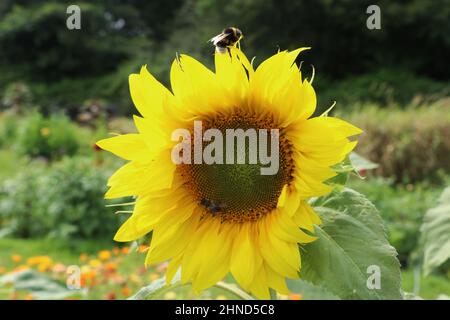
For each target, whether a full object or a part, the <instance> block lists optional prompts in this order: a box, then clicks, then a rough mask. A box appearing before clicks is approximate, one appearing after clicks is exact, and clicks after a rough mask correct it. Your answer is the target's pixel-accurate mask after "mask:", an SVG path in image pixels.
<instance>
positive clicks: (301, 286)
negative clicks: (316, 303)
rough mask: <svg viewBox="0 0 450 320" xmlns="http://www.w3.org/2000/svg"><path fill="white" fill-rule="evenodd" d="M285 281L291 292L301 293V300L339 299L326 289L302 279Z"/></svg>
mask: <svg viewBox="0 0 450 320" xmlns="http://www.w3.org/2000/svg"><path fill="white" fill-rule="evenodd" d="M286 283H287V286H288V288H289V290H290V291H291V292H294V293H299V294H301V295H302V300H340V298H339V297H338V296H336V295H335V294H333V293H332V292H330V291H329V290H328V289H326V288H324V287H319V286H316V285H314V284H312V283H309V282H308V281H305V280H302V279H288V280H287V281H286Z"/></svg>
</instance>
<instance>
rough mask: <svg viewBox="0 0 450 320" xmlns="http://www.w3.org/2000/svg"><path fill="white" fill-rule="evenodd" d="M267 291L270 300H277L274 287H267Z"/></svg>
mask: <svg viewBox="0 0 450 320" xmlns="http://www.w3.org/2000/svg"><path fill="white" fill-rule="evenodd" d="M269 293H270V300H278V298H277V292H276V291H275V290H274V289H272V288H269Z"/></svg>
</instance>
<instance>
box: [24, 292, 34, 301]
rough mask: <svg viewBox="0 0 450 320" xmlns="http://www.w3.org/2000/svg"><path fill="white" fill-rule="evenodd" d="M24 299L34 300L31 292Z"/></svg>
mask: <svg viewBox="0 0 450 320" xmlns="http://www.w3.org/2000/svg"><path fill="white" fill-rule="evenodd" d="M24 300H34V298H33V295H32V294H31V293H29V294H27V295H26V296H25V298H24Z"/></svg>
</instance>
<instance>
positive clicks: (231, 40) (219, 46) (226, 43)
mask: <svg viewBox="0 0 450 320" xmlns="http://www.w3.org/2000/svg"><path fill="white" fill-rule="evenodd" d="M243 37H244V35H243V34H242V31H241V30H239V29H238V28H235V27H229V28H226V29H224V30H223V31H222V33H221V34H218V35H217V36H215V37H214V38H212V39H211V40H209V41H211V42H212V43H213V44H214V46H216V51H217V52H219V53H225V52H226V50H227V48H228V47H231V46H234V45H235V44H236V43H239V41H240V40H241V39H242V38H243Z"/></svg>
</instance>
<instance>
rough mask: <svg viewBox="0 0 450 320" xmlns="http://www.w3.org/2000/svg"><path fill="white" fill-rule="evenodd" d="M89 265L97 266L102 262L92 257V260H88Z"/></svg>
mask: <svg viewBox="0 0 450 320" xmlns="http://www.w3.org/2000/svg"><path fill="white" fill-rule="evenodd" d="M89 265H90V266H91V267H92V268H99V267H100V266H101V265H102V262H101V261H100V260H98V259H92V260H89Z"/></svg>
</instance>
